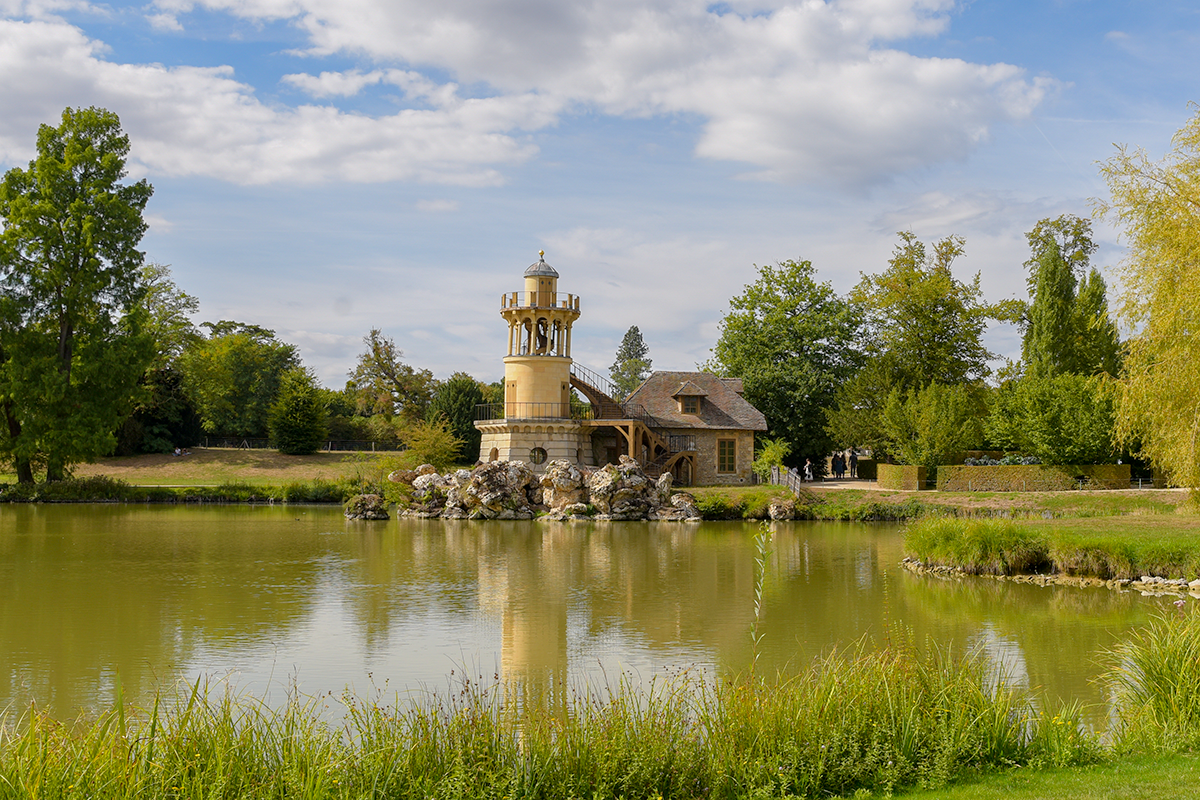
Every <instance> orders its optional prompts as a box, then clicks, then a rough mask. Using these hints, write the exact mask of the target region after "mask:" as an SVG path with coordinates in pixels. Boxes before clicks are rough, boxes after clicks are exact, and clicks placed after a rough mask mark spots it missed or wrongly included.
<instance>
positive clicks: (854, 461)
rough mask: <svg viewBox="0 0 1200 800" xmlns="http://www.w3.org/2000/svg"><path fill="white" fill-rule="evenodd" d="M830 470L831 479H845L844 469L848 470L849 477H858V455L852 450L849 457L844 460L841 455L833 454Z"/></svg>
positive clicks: (843, 456)
mask: <svg viewBox="0 0 1200 800" xmlns="http://www.w3.org/2000/svg"><path fill="white" fill-rule="evenodd" d="M830 468H831V469H832V471H833V477H834V478H836V479H837V480H839V481H840V480H842V479H843V478H845V477H846V469H847V468H849V470H850V477H851V478H857V477H858V454H857V453H855V452H854V451H853V450H851V451H850V457H849V458H846V456H845V455H843V454H842V453H834V454H833V459H832V463H831V464H830Z"/></svg>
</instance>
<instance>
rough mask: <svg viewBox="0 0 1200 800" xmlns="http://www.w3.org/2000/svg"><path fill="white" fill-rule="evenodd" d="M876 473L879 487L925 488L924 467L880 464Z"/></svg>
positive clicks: (899, 488)
mask: <svg viewBox="0 0 1200 800" xmlns="http://www.w3.org/2000/svg"><path fill="white" fill-rule="evenodd" d="M877 473H878V476H879V477H878V483H879V488H881V489H896V490H904V491H919V490H921V489H924V488H925V474H926V472H925V467H917V466H901V465H898V464H880V465H879V466H878V467H877Z"/></svg>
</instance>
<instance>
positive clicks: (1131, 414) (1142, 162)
mask: <svg viewBox="0 0 1200 800" xmlns="http://www.w3.org/2000/svg"><path fill="white" fill-rule="evenodd" d="M1172 142H1173V145H1172V148H1171V150H1170V152H1169V153H1168V154H1167V155H1166V157H1165V158H1164V159H1163V160H1162V161H1158V162H1154V161H1151V160H1150V159H1149V157H1148V156H1147V155H1146V153H1145V152H1144V151H1142V150H1136V151H1133V152H1130V151H1129V149H1128V148H1127V147H1125V146H1122V147H1120V148H1119V149H1118V151H1117V155H1115V156H1114V157H1113V158H1111V159H1109V160H1108V161H1107V162H1106V163H1105V164H1104V165H1103V166H1102V167H1101V173H1102V174H1103V176H1104V178H1105V180H1106V181H1107V183H1108V188H1109V191H1110V192H1111V195H1112V196H1111V199H1110V200H1109V201H1108V202H1100V203H1098V206H1097V210H1098V211H1099V212H1100V213H1101V214H1102V215H1103V216H1105V217H1106V218H1108V219H1109V220H1110V221H1111V222H1113V223H1114V224H1115V225H1116V227H1117V228H1118V229H1121V231H1122V236H1123V237H1124V239H1125V240H1126V243H1127V245H1128V255H1127V257H1126V259H1125V264H1124V270H1123V272H1122V285H1123V291H1122V302H1121V306H1120V310H1121V316H1122V318H1123V319H1124V321H1125V322H1126V324H1128V326H1129V327H1130V328H1132V329H1134V330H1136V331H1137V332H1136V334H1135V335H1134V336H1133V337H1132V338H1131V339H1130V340H1129V342H1128V354H1127V356H1126V358H1125V362H1124V370H1123V373H1122V381H1121V393H1120V396H1119V398H1118V403H1117V436H1118V439H1119V440H1120V441H1121V442H1124V443H1129V444H1132V445H1134V446H1136V447H1137V448H1138V454H1139V455H1142V456H1144V457H1146V458H1149V459H1150V460H1151V461H1152V462H1153V463H1154V464H1155V465H1156V466H1158V467H1160V468H1162V469H1163V471H1164V472H1165V473H1166V474H1167V476H1168V478H1169V479H1170V481H1171V482H1172V483H1173V484H1174V485H1177V486H1186V487H1191V488H1197V487H1200V338H1198V337H1197V336H1196V331H1197V330H1198V329H1200V271H1198V270H1197V269H1196V265H1197V264H1198V263H1200V204H1198V203H1197V199H1196V198H1197V197H1200V113H1197V114H1196V115H1195V116H1193V117H1192V119H1191V120H1190V121H1188V123H1187V124H1186V125H1184V127H1183V128H1181V129H1180V130H1179V131H1178V132H1177V133H1176V134H1175V137H1174V139H1173V140H1172Z"/></svg>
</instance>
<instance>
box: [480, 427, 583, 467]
mask: <svg viewBox="0 0 1200 800" xmlns="http://www.w3.org/2000/svg"><path fill="white" fill-rule="evenodd" d="M475 427H476V428H478V429H479V430H480V431H481V432H482V433H483V440H482V441H481V442H480V444H479V460H480V461H483V462H488V461H523V462H525V463H526V464H528V465H529V466H530V467H531V468H533V471H534V472H537V473H541V472H543V471H544V470H545V469H546V465H547V464H549V463H550V462H551V461H569V462H570V463H572V464H574V465H576V466H579V467H594V466H596V458H595V455H594V454H593V453H592V436H591V434H592V431H591V429H590V428H585V427H583V425H581V424H580V423H579V422H578V421H576V420H570V419H546V420H539V419H524V420H504V419H498V420H487V421H483V420H481V421H478V422H476V423H475Z"/></svg>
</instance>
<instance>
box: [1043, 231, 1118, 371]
mask: <svg viewBox="0 0 1200 800" xmlns="http://www.w3.org/2000/svg"><path fill="white" fill-rule="evenodd" d="M1091 234H1092V229H1091V223H1090V222H1088V221H1087V220H1083V219H1080V218H1078V217H1075V216H1071V215H1063V216H1060V217H1058V218H1057V219H1054V220H1051V219H1043V220H1041V221H1039V222H1038V224H1037V225H1036V226H1035V227H1034V229H1033V230H1032V231H1030V232H1029V233H1028V234H1026V236H1027V238H1028V239H1029V245H1030V248H1031V250H1032V257H1031V258H1030V259H1029V261H1027V262H1025V266H1026V267H1028V268H1029V270H1030V274H1029V291H1030V297H1031V298H1032V300H1031V303H1030V305H1029V307H1028V311H1027V313H1026V316H1025V320H1024V321H1025V335H1024V338H1023V340H1022V343H1021V358H1022V361H1023V362H1024V364H1025V372H1026V374H1027V375H1028V376H1030V377H1035V378H1037V377H1048V376H1052V375H1057V374H1060V373H1064V372H1073V373H1080V374H1084V375H1093V374H1096V373H1107V374H1109V375H1114V376H1115V375H1116V374H1117V361H1118V356H1119V349H1120V340H1119V337H1118V335H1117V328H1116V325H1115V324H1114V323H1113V321H1112V319H1110V317H1109V314H1108V299H1107V287H1106V286H1105V283H1104V279H1103V278H1101V277H1100V273H1099V272H1097V271H1096V269H1094V268H1091V267H1090V266H1089V263H1088V260H1089V258H1090V256H1091V254H1092V253H1094V252H1095V251H1096V244H1095V243H1094V242H1093V241H1092V238H1091Z"/></svg>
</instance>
